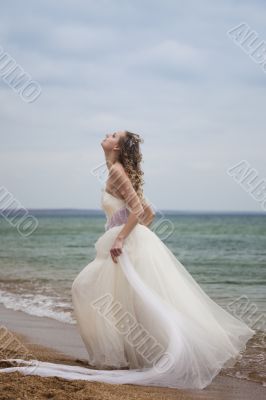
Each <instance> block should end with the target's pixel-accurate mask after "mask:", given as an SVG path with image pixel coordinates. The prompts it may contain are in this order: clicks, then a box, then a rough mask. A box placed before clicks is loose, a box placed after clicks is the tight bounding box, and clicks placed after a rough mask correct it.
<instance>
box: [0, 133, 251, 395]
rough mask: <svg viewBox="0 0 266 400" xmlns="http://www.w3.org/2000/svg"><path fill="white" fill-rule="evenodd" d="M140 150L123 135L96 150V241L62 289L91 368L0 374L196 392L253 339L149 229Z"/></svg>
mask: <svg viewBox="0 0 266 400" xmlns="http://www.w3.org/2000/svg"><path fill="white" fill-rule="evenodd" d="M142 142H143V139H141V137H140V136H139V135H137V134H133V133H131V132H128V131H118V132H114V133H112V134H109V135H107V136H106V138H105V139H104V140H103V141H102V142H101V146H102V148H103V150H104V153H105V159H106V164H107V168H108V171H109V175H108V178H107V181H106V186H105V188H104V189H103V192H102V203H101V205H102V208H103V210H104V212H105V214H106V224H105V232H104V233H103V234H102V235H101V236H100V237H99V238H98V240H97V241H96V243H95V249H96V256H95V259H94V260H93V261H92V262H90V263H89V264H88V265H87V266H86V267H85V268H84V269H83V270H81V272H80V273H79V274H78V276H77V277H76V278H75V280H74V282H73V284H72V289H71V293H72V300H73V306H74V315H75V317H76V320H77V327H78V331H79V334H80V336H81V338H82V340H83V342H84V344H85V347H86V349H87V353H88V354H87V359H88V363H89V364H90V365H91V366H92V367H94V368H93V369H92V368H86V367H79V366H69V365H64V364H55V363H48V362H42V361H38V360H31V361H30V362H27V361H25V360H18V359H10V360H13V361H20V362H22V363H24V364H25V366H24V367H23V366H19V367H18V366H16V367H11V368H5V369H2V370H1V372H13V371H16V370H19V371H21V372H22V373H25V374H26V373H29V371H28V367H29V364H30V365H31V366H34V367H35V369H34V370H33V371H31V372H30V373H31V374H36V375H41V376H59V377H63V378H66V379H84V380H88V381H102V382H108V383H114V384H123V383H125V384H128V383H129V384H137V385H148V386H152V385H155V386H166V387H173V388H182V389H193V388H194V389H196V388H198V389H203V388H205V387H206V386H207V385H209V384H210V383H211V381H212V380H213V378H214V377H215V376H216V375H217V374H218V373H219V371H220V370H221V369H222V368H224V367H228V366H232V365H233V364H234V363H235V362H236V361H237V359H239V358H240V357H241V356H242V354H241V353H242V351H243V350H244V349H245V348H246V343H247V341H248V340H249V339H250V338H251V337H252V336H253V335H254V333H255V331H254V330H252V329H251V328H249V327H248V326H247V325H246V324H245V323H244V322H243V321H241V320H239V319H237V318H235V317H234V316H232V315H231V314H229V313H228V312H227V311H225V310H224V309H223V308H222V307H220V306H219V305H218V304H216V303H215V302H214V301H213V300H212V299H211V298H210V297H208V295H207V294H206V293H205V292H204V291H203V290H202V288H201V287H200V286H199V285H198V283H197V282H196V281H195V280H194V279H193V277H192V276H191V275H190V274H189V272H188V271H187V270H186V268H185V267H184V266H183V265H182V264H181V263H180V262H179V261H178V259H177V258H176V257H175V256H174V255H173V253H172V252H171V251H170V250H169V248H168V247H167V246H166V245H165V244H164V243H163V242H162V241H161V240H160V239H159V237H158V236H157V235H156V234H155V233H154V232H153V231H152V230H151V229H150V228H149V226H150V225H151V222H152V221H153V218H154V212H153V209H152V208H151V207H150V206H149V205H148V203H147V201H146V199H145V197H144V195H143V189H142V186H143V179H142V175H143V172H142V170H141V167H140V162H141V160H142V154H141V150H140V143H142ZM27 364H28V367H27ZM95 368H96V369H95Z"/></svg>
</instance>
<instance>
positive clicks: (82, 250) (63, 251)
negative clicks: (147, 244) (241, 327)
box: [0, 211, 266, 327]
mask: <svg viewBox="0 0 266 400" xmlns="http://www.w3.org/2000/svg"><path fill="white" fill-rule="evenodd" d="M36 218H37V220H38V228H37V230H36V231H35V232H33V233H32V235H30V236H29V237H22V236H21V235H20V234H19V233H18V231H17V229H16V228H15V227H14V226H11V225H10V224H9V223H8V221H7V220H5V219H4V218H3V217H1V218H0V239H1V242H0V302H1V303H3V304H4V305H5V307H7V308H12V309H16V310H22V311H24V312H27V313H30V314H33V315H38V316H48V317H51V318H55V319H57V320H61V321H65V322H67V323H75V320H74V318H73V308H72V303H71V284H72V282H73V280H74V279H75V277H76V276H77V274H78V273H79V271H81V269H83V268H84V267H85V266H86V265H87V264H88V263H89V262H91V261H92V260H93V259H94V257H95V254H96V251H95V248H94V243H95V242H96V240H97V239H98V237H99V236H101V235H102V234H103V233H104V224H105V222H106V221H105V217H104V215H103V214H102V213H101V212H99V213H98V214H97V212H96V213H95V212H84V213H82V212H70V211H60V212H56V211H55V212H49V211H39V212H37V211H36ZM167 218H168V219H169V220H170V221H171V222H172V224H173V226H174V231H173V233H172V235H170V236H169V237H168V238H167V239H166V240H163V241H164V243H165V244H166V245H167V246H168V247H169V248H170V250H171V251H172V252H173V254H174V255H175V256H176V257H177V258H178V259H179V261H180V262H181V263H182V264H183V265H184V266H185V267H186V269H187V270H188V271H189V272H190V273H191V274H192V276H193V277H194V278H195V279H196V281H197V282H198V283H199V284H200V285H201V287H202V288H203V289H204V290H205V291H206V293H207V294H208V295H209V296H210V297H211V298H212V299H213V300H215V301H216V302H217V303H218V304H220V305H222V306H223V307H225V308H228V307H229V308H230V310H231V312H233V313H235V315H236V313H237V312H238V313H240V311H239V307H238V306H239V304H240V303H241V304H242V310H243V304H244V303H245V305H246V306H247V307H248V306H251V307H252V310H254V313H253V314H252V319H251V318H250V315H248V313H247V315H246V316H244V315H243V319H244V317H246V318H247V319H249V320H250V321H247V322H249V325H250V326H253V327H256V324H257V325H258V324H261V320H262V316H263V315H264V316H265V309H266V306H265V305H266V300H265V283H266V268H265V267H266V217H265V215H232V214H231V215H212V214H209V215H207V214H206V215H203V214H199V215H197V214H195V215H189V214H188V215H186V214H180V215H178V214H176V215H174V214H169V215H167ZM156 221H158V219H156V220H155V222H156ZM155 232H156V231H155ZM158 235H159V234H158ZM159 237H160V235H159ZM241 296H242V297H241ZM232 302H234V303H233V305H231V306H230V304H231V303H232ZM229 308H228V309H229ZM239 316H240V315H239ZM241 317H242V316H241ZM256 321H257V322H256Z"/></svg>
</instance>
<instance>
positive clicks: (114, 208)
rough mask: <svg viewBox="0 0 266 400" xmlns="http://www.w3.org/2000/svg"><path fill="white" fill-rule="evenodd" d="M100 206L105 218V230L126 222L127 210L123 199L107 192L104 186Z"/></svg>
mask: <svg viewBox="0 0 266 400" xmlns="http://www.w3.org/2000/svg"><path fill="white" fill-rule="evenodd" d="M101 206H102V209H103V211H104V213H105V215H106V219H107V221H106V224H105V230H107V229H110V228H112V227H113V226H117V225H122V224H124V223H126V221H127V218H128V215H129V210H128V208H127V206H126V202H125V200H123V199H119V198H118V197H115V196H113V195H112V194H111V193H108V192H107V191H106V188H105V187H103V188H102V199H101Z"/></svg>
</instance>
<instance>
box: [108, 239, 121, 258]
mask: <svg viewBox="0 0 266 400" xmlns="http://www.w3.org/2000/svg"><path fill="white" fill-rule="evenodd" d="M123 244H124V239H123V238H120V237H117V238H116V239H115V241H114V244H113V246H112V247H111V249H110V253H111V257H112V259H113V262H115V263H117V258H116V257H118V256H120V254H121V253H122V248H123Z"/></svg>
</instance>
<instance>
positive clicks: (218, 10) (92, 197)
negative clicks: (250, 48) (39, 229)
mask: <svg viewBox="0 0 266 400" xmlns="http://www.w3.org/2000/svg"><path fill="white" fill-rule="evenodd" d="M265 15H266V4H265V1H256V0H255V1H233V0H228V1H227V0H223V1H213V0H212V1H211V0H210V1H208V0H204V1H197V0H186V1H167V0H160V1H156V0H150V1H148V0H141V1H140V0H131V1H127V0H120V1H118V0H113V1H111V0H110V1H104V0H94V1H88V0H87V1H81V0H76V1H72V2H71V1H66V0H64V1H62V0H61V1H59V2H55V1H49V0H45V1H23V2H22V1H11V2H5V3H2V4H1V12H0V37H1V40H0V46H1V48H2V51H4V52H5V53H7V54H8V55H9V56H10V57H13V59H14V60H15V62H16V63H17V64H18V65H20V66H21V67H22V68H23V69H24V70H25V71H26V72H27V73H28V74H29V75H30V77H31V79H32V80H34V81H36V82H38V84H39V85H40V87H41V94H40V96H39V97H38V98H37V99H36V100H35V101H34V102H26V101H24V100H23V99H22V98H21V96H20V95H19V94H18V92H16V91H15V90H14V89H13V88H12V87H10V86H9V85H8V84H7V83H6V82H5V81H4V80H3V79H2V78H1V77H0V101H1V107H0V120H1V129H0V135H1V147H0V185H3V186H4V187H6V188H7V190H9V191H10V192H11V193H12V194H13V195H14V197H15V198H17V199H18V200H19V201H20V202H21V204H22V205H23V206H25V207H29V208H65V207H71V208H73V207H74V208H96V209H99V208H100V196H101V183H100V182H99V180H98V179H97V178H96V177H95V175H94V174H93V173H92V170H93V169H94V168H95V167H97V166H98V165H100V164H102V163H104V160H105V159H104V153H103V150H102V148H101V146H100V142H101V140H102V139H103V138H104V136H105V135H106V133H110V132H114V131H116V130H122V129H127V130H129V131H132V132H136V133H138V134H140V135H141V136H142V137H143V138H144V143H143V144H142V153H143V158H144V163H143V164H142V168H143V171H144V180H145V186H144V192H145V195H146V197H147V198H148V199H149V200H150V201H151V202H152V203H153V204H154V206H155V207H156V208H157V209H172V210H191V211H194V210H202V211H207V210H210V211H226V210H230V211H233V210H236V211H262V208H261V206H260V204H259V203H258V201H256V200H255V199H254V198H253V197H252V196H251V195H250V193H248V192H247V191H246V190H244V189H243V187H241V185H239V184H238V183H237V182H236V181H235V180H234V179H233V178H232V177H231V176H230V175H229V174H228V173H227V172H226V171H227V169H228V168H230V167H231V166H233V165H235V164H237V163H239V162H240V161H241V160H247V162H248V163H249V164H250V166H251V167H252V168H254V169H256V171H257V172H258V177H259V178H260V179H265V180H266V164H265V149H266V135H265V104H266V103H265V97H266V73H265V72H264V70H263V69H262V67H261V66H260V65H259V64H257V63H255V61H254V59H252V58H251V57H250V56H249V55H248V54H247V52H245V51H244V50H243V48H241V47H240V46H238V45H237V44H236V43H235V42H234V40H233V39H232V37H230V36H229V35H228V33H227V32H228V30H230V29H232V28H233V27H236V26H238V25H239V24H241V23H243V22H244V23H246V25H248V26H249V27H250V29H251V30H254V31H255V32H256V33H257V34H258V38H259V39H260V40H261V41H263V40H266V25H265Z"/></svg>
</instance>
